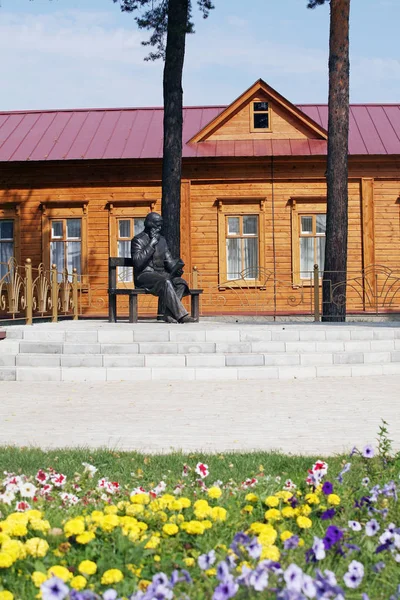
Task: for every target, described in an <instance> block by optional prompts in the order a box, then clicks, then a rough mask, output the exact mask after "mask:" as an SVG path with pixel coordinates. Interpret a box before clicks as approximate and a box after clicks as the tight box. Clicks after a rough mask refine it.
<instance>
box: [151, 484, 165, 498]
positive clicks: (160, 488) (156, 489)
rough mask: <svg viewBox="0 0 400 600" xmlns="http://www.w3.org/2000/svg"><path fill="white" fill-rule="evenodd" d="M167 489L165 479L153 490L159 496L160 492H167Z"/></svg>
mask: <svg viewBox="0 0 400 600" xmlns="http://www.w3.org/2000/svg"><path fill="white" fill-rule="evenodd" d="M166 489H167V484H166V483H165V481H160V483H159V484H158V485H156V487H155V488H153V489H152V490H151V491H152V492H153V493H154V494H156V495H157V496H158V494H162V493H163V492H165V490H166Z"/></svg>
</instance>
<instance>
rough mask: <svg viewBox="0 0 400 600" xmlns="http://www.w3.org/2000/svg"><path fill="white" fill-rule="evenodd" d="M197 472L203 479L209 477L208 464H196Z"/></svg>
mask: <svg viewBox="0 0 400 600" xmlns="http://www.w3.org/2000/svg"><path fill="white" fill-rule="evenodd" d="M195 470H196V473H197V475H200V477H201V478H202V479H204V478H205V477H207V475H208V472H209V471H208V465H206V464H204V463H200V462H199V463H197V465H196V469H195Z"/></svg>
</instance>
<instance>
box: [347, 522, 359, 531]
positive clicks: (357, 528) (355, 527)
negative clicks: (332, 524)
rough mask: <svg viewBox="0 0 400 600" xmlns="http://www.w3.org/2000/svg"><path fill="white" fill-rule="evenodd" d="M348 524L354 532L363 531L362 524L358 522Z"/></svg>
mask: <svg viewBox="0 0 400 600" xmlns="http://www.w3.org/2000/svg"><path fill="white" fill-rule="evenodd" d="M347 524H348V526H349V527H350V529H352V530H353V531H361V529H362V527H361V523H359V522H358V521H349V522H348V523H347Z"/></svg>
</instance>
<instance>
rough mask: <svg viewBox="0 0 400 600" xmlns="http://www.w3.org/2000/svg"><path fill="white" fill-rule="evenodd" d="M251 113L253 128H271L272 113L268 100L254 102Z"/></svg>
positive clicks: (258, 129)
mask: <svg viewBox="0 0 400 600" xmlns="http://www.w3.org/2000/svg"><path fill="white" fill-rule="evenodd" d="M251 107H252V111H251V112H252V114H251V130H252V131H260V130H264V131H265V130H269V129H270V114H269V104H268V102H259V101H256V102H252V103H251Z"/></svg>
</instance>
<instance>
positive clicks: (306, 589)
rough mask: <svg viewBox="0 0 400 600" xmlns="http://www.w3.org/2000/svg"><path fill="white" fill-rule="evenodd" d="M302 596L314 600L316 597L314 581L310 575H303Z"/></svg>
mask: <svg viewBox="0 0 400 600" xmlns="http://www.w3.org/2000/svg"><path fill="white" fill-rule="evenodd" d="M302 590H303V594H304V595H305V596H307V598H315V596H316V595H317V588H316V586H315V584H314V580H313V578H312V577H311V576H310V575H303V588H302Z"/></svg>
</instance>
